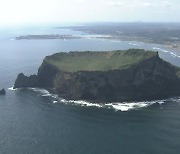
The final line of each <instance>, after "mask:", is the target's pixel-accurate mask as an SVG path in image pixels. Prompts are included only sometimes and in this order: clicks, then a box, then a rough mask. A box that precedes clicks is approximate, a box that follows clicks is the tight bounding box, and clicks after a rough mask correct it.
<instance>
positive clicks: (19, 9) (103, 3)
mask: <svg viewBox="0 0 180 154" xmlns="http://www.w3.org/2000/svg"><path fill="white" fill-rule="evenodd" d="M94 21H118V22H123V21H165V22H166V21H176V22H180V0H0V26H1V25H8V24H14V25H18V24H28V23H30V24H31V23H37V24H40V23H57V22H94Z"/></svg>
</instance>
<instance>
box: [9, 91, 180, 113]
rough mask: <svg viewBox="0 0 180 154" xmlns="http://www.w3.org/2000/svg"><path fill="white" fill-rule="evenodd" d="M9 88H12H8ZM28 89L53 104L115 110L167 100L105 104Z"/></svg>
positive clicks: (137, 107)
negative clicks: (49, 98)
mask: <svg viewBox="0 0 180 154" xmlns="http://www.w3.org/2000/svg"><path fill="white" fill-rule="evenodd" d="M10 89H13V88H10ZM28 89H30V90H33V91H35V92H38V93H40V94H41V96H49V97H52V98H53V101H52V103H53V104H55V103H58V102H59V103H64V104H71V105H79V106H82V107H98V108H107V109H114V110H115V111H122V112H125V111H129V110H133V109H140V108H145V107H148V106H150V105H153V104H156V103H158V104H160V105H161V104H164V103H166V102H167V100H156V101H144V102H114V103H105V104H102V103H91V102H88V101H83V100H66V99H63V98H60V97H58V95H56V94H51V93H49V92H48V91H47V90H45V89H41V88H28ZM169 100H171V101H176V102H179V101H180V97H179V98H171V99H169Z"/></svg>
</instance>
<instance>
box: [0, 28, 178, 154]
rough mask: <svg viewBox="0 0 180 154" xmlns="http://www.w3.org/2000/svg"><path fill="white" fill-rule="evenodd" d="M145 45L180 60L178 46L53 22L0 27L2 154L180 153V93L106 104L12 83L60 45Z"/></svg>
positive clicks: (66, 48)
mask: <svg viewBox="0 0 180 154" xmlns="http://www.w3.org/2000/svg"><path fill="white" fill-rule="evenodd" d="M57 33H58V34H73V35H82V34H83V36H84V35H85V36H86V35H87V38H84V39H73V40H18V41H17V40H14V38H15V36H19V35H28V34H57ZM128 48H145V49H147V50H154V51H159V55H160V57H161V58H163V59H165V60H167V61H169V62H171V63H173V64H174V65H177V66H180V54H179V52H178V51H172V49H166V48H164V47H162V46H160V45H157V44H147V43H139V42H128V41H123V42H122V41H116V40H103V39H92V38H89V36H88V34H84V33H82V32H77V31H72V30H70V29H56V28H52V27H38V28H37V27H33V28H32V27H31V28H27V27H26V28H19V29H17V28H9V29H3V30H2V29H1V30H0V88H5V89H6V92H7V94H6V95H5V96H0V153H2V154H12V153H13V154H32V153H37V154H57V153H62V154H100V153H102V154H110V153H112V154H121V153H122V154H132V153H133V154H178V153H180V97H177V98H169V99H167V100H156V101H151V102H131V103H126V102H115V103H108V102H107V103H106V104H105V105H103V104H99V103H98V102H97V103H94V104H92V103H89V102H85V101H73V100H72V101H66V100H64V99H63V98H58V97H57V96H56V95H51V94H49V93H48V92H47V91H46V90H44V89H33V88H27V89H17V90H12V89H11V88H10V87H12V86H13V83H14V81H15V79H16V77H17V75H18V73H20V72H23V73H25V74H26V75H30V74H35V73H37V70H38V67H39V66H40V65H41V63H42V60H43V58H44V57H45V56H47V55H50V54H53V53H56V52H62V51H84V50H86V51H87V50H117V49H128Z"/></svg>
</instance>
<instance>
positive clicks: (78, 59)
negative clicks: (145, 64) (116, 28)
mask: <svg viewBox="0 0 180 154" xmlns="http://www.w3.org/2000/svg"><path fill="white" fill-rule="evenodd" d="M156 55H157V53H156V52H153V51H145V50H143V49H129V50H123V51H121V50H117V51H107V52H91V51H85V52H68V53H65V52H60V53H56V54H53V55H51V56H47V57H46V58H45V62H47V63H49V64H51V65H54V66H55V67H57V68H58V69H60V70H63V71H68V72H78V71H108V70H115V69H126V68H129V67H130V66H132V65H134V64H136V63H139V62H141V61H143V60H145V59H149V58H151V57H153V56H156Z"/></svg>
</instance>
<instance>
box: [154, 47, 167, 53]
mask: <svg viewBox="0 0 180 154" xmlns="http://www.w3.org/2000/svg"><path fill="white" fill-rule="evenodd" d="M153 50H160V51H163V52H166V53H167V52H169V51H167V50H164V49H161V48H157V47H153Z"/></svg>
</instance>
